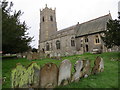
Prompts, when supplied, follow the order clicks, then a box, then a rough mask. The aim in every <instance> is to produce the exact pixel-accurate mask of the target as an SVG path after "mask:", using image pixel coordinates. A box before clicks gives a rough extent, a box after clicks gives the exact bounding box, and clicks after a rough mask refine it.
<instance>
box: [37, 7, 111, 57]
mask: <svg viewBox="0 0 120 90" xmlns="http://www.w3.org/2000/svg"><path fill="white" fill-rule="evenodd" d="M109 19H112V17H111V15H110V13H109V14H107V15H104V16H101V17H98V18H96V19H93V20H90V21H87V22H84V23H80V24H79V23H77V24H76V25H73V26H70V27H67V28H65V29H63V30H58V29H57V22H56V10H55V9H54V10H53V9H51V8H48V7H47V5H46V7H45V8H44V9H43V10H40V32H39V46H38V47H39V51H44V52H45V53H46V54H47V55H48V56H50V57H53V56H67V55H74V54H82V53H84V52H92V51H93V50H94V49H98V50H100V51H101V52H106V51H107V48H106V47H105V46H104V43H103V41H102V39H101V35H104V34H103V32H104V31H105V30H106V23H107V22H108V20H109Z"/></svg>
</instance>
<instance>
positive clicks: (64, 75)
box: [58, 60, 72, 86]
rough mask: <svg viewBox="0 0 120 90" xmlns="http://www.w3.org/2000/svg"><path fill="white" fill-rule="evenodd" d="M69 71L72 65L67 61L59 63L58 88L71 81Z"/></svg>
mask: <svg viewBox="0 0 120 90" xmlns="http://www.w3.org/2000/svg"><path fill="white" fill-rule="evenodd" d="M71 69H72V64H71V62H70V61H69V60H64V61H62V62H61V64H60V67H59V76H58V86H59V85H61V84H62V85H66V84H68V83H69V82H70V80H71Z"/></svg>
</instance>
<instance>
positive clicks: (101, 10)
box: [7, 0, 120, 48]
mask: <svg viewBox="0 0 120 90" xmlns="http://www.w3.org/2000/svg"><path fill="white" fill-rule="evenodd" d="M7 1H12V2H13V3H14V6H13V10H21V11H22V12H24V14H23V15H22V16H21V21H26V24H27V25H28V26H29V27H31V28H30V29H29V31H28V32H29V33H30V34H29V35H30V36H34V40H35V41H33V42H32V43H31V46H32V47H35V48H38V40H39V28H40V27H39V23H40V9H43V8H44V7H45V4H47V6H48V7H49V8H52V9H54V8H56V20H57V28H58V30H61V29H64V28H67V27H69V26H72V25H75V24H77V22H79V23H82V22H85V21H88V20H91V19H94V18H97V17H100V16H103V15H106V14H108V13H109V11H110V13H111V15H112V18H113V19H117V17H118V14H117V12H118V1H120V0H7Z"/></svg>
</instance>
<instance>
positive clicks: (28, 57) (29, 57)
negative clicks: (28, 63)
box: [27, 52, 32, 60]
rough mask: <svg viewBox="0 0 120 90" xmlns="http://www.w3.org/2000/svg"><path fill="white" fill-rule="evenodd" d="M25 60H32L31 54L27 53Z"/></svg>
mask: <svg viewBox="0 0 120 90" xmlns="http://www.w3.org/2000/svg"><path fill="white" fill-rule="evenodd" d="M27 59H28V60H32V52H28V53H27Z"/></svg>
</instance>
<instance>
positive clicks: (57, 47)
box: [56, 40, 60, 49]
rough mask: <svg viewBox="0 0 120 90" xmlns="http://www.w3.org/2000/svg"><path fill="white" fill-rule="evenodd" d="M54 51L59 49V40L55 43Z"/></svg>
mask: <svg viewBox="0 0 120 90" xmlns="http://www.w3.org/2000/svg"><path fill="white" fill-rule="evenodd" d="M56 49H60V41H59V40H57V41H56Z"/></svg>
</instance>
